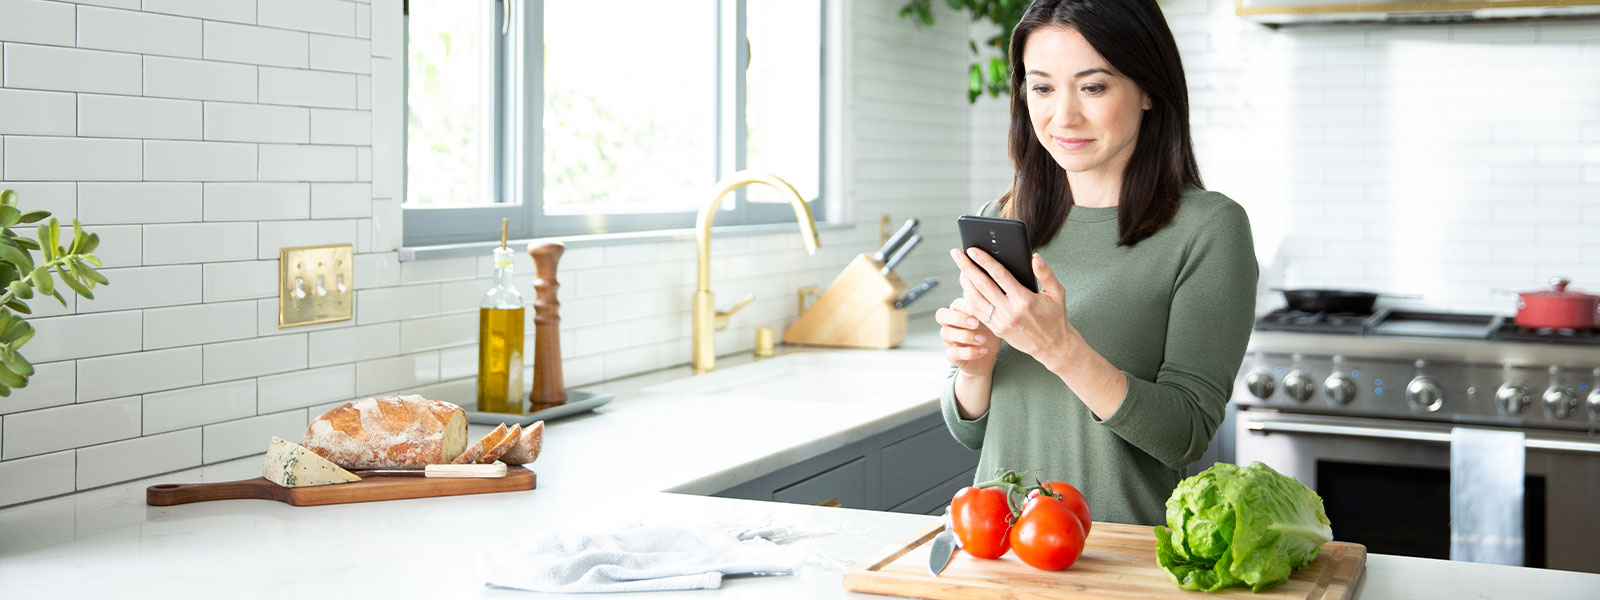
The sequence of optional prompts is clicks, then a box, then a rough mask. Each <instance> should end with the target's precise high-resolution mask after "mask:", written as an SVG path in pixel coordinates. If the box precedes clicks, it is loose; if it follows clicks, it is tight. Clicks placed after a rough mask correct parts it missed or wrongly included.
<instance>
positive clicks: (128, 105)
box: [78, 94, 200, 140]
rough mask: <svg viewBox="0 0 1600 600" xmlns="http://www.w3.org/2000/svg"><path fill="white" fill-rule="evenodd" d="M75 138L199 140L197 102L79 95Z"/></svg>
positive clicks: (198, 105)
mask: <svg viewBox="0 0 1600 600" xmlns="http://www.w3.org/2000/svg"><path fill="white" fill-rule="evenodd" d="M78 135H81V136H87V137H122V138H154V139H167V140H198V139H200V103H199V102H196V101H193V100H165V99H160V98H136V97H132V96H101V95H98V94H78Z"/></svg>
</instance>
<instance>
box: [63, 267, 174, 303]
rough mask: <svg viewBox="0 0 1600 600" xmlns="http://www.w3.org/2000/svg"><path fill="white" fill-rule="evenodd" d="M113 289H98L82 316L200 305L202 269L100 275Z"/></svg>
mask: <svg viewBox="0 0 1600 600" xmlns="http://www.w3.org/2000/svg"><path fill="white" fill-rule="evenodd" d="M100 272H101V273H102V274H104V275H105V276H106V279H108V280H110V281H111V285H108V286H101V287H96V288H95V289H94V300H82V301H80V302H79V303H78V312H81V313H90V312H106V311H113V310H128V309H135V308H154V307H158V306H173V305H177V304H195V303H198V302H200V265H177V266H165V267H132V268H126V269H103V270H101V271H100Z"/></svg>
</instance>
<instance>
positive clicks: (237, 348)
mask: <svg viewBox="0 0 1600 600" xmlns="http://www.w3.org/2000/svg"><path fill="white" fill-rule="evenodd" d="M304 368H306V334H295V335H282V336H271V337H264V338H257V339H253V340H244V341H238V342H224V343H221V344H208V345H206V347H205V381H206V382H207V383H210V382H214V381H227V380H230V379H240V378H243V377H256V376H259V375H268V374H272V373H282V372H285V371H294V370H299V369H304Z"/></svg>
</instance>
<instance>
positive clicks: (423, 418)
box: [305, 395, 467, 469]
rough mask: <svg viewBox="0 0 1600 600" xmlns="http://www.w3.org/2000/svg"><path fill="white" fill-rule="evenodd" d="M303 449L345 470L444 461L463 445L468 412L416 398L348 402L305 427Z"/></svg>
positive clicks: (368, 399)
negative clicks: (309, 450)
mask: <svg viewBox="0 0 1600 600" xmlns="http://www.w3.org/2000/svg"><path fill="white" fill-rule="evenodd" d="M305 447H307V448H310V449H311V451H312V452H316V453H317V454H319V455H321V456H322V457H323V458H326V459H328V460H331V461H333V462H334V464H337V465H339V466H341V467H344V468H346V469H396V468H400V469H407V468H418V467H423V466H427V465H431V464H443V463H448V462H450V461H452V460H455V458H456V457H457V456H460V455H461V451H462V450H465V449H466V447H467V413H466V411H464V410H462V409H461V407H459V406H456V405H454V404H451V403H449V402H440V401H438V400H429V399H427V398H423V397H422V396H416V395H412V396H384V397H379V398H367V399H366V400H358V401H355V402H347V403H345V404H343V405H341V406H339V407H338V408H335V409H333V410H330V411H328V412H327V413H326V414H324V415H322V416H320V417H317V418H316V420H314V421H312V422H311V425H310V426H308V427H306V436H305Z"/></svg>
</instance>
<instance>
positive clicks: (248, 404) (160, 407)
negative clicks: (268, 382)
mask: <svg viewBox="0 0 1600 600" xmlns="http://www.w3.org/2000/svg"><path fill="white" fill-rule="evenodd" d="M255 414H256V382H255V380H253V379H246V380H242V381H230V382H228V383H219V384H216V385H202V386H196V387H191V388H185V389H181V390H174V391H171V392H160V393H156V394H145V395H144V434H145V435H151V434H156V433H163V432H167V431H176V430H179V429H188V428H191V427H200V426H202V425H210V424H212V423H221V422H224V421H232V420H234V419H243V418H245V417H250V416H253V415H255Z"/></svg>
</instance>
